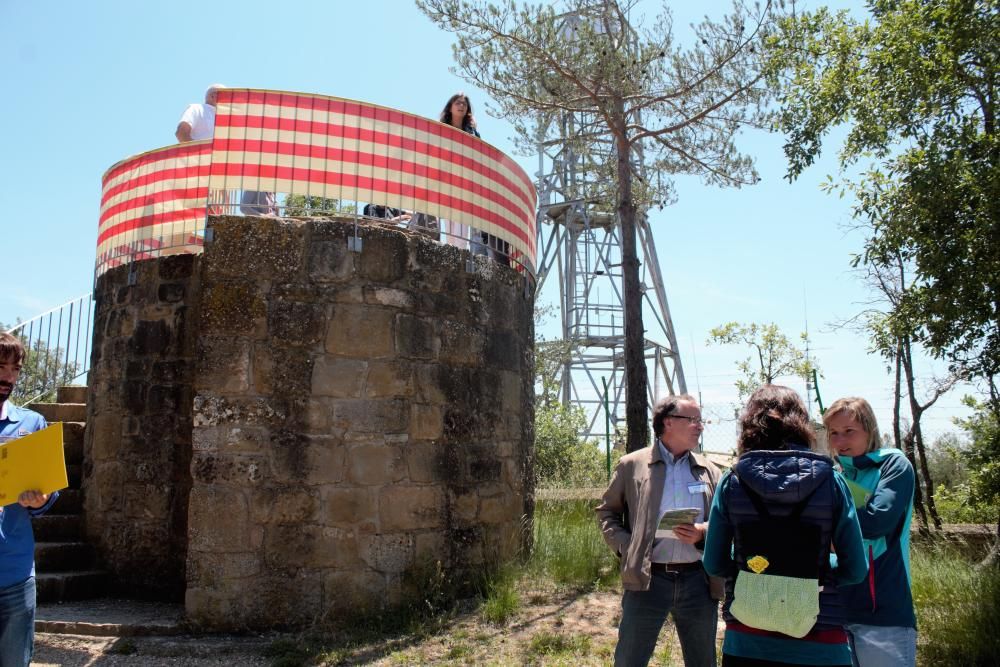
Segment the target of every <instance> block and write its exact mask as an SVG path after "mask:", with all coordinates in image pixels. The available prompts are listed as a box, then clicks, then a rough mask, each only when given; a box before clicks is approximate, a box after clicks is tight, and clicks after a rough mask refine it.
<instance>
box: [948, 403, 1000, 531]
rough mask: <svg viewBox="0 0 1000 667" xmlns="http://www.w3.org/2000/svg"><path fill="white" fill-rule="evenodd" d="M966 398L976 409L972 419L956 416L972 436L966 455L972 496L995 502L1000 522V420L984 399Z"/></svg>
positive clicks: (994, 505)
mask: <svg viewBox="0 0 1000 667" xmlns="http://www.w3.org/2000/svg"><path fill="white" fill-rule="evenodd" d="M964 402H965V404H966V405H968V406H969V407H970V408H972V409H973V410H974V411H975V412H974V413H973V415H972V416H971V417H969V418H968V419H959V420H956V423H957V424H958V426H959V427H961V428H962V430H964V431H965V432H966V433H967V434H968V435H969V439H970V440H971V443H970V445H969V447H968V448H967V449H966V450H965V456H966V459H967V462H968V470H969V478H970V486H971V490H972V500H973V501H974V502H977V503H983V504H987V505H990V506H992V507H993V508H994V516H993V517H992V519H994V520H996V521H997V522H998V523H1000V420H998V419H997V417H996V414H994V412H993V410H992V409H990V408H989V406H987V405H986V404H985V403H984V402H982V401H977V400H975V399H974V398H971V397H968V396H967V397H966V398H965V399H964Z"/></svg>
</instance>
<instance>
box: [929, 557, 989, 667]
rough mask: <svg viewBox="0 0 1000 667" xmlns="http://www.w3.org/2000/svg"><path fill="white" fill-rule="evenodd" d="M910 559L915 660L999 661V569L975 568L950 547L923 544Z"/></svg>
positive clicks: (972, 663) (948, 662) (936, 662)
mask: <svg viewBox="0 0 1000 667" xmlns="http://www.w3.org/2000/svg"><path fill="white" fill-rule="evenodd" d="M911 558H912V562H911V566H912V573H913V599H914V604H915V606H916V609H917V630H918V639H917V641H918V648H917V662H918V664H920V665H922V666H924V665H926V666H928V667H929V666H931V665H967V666H971V667H974V666H977V665H983V666H986V665H989V666H991V667H992V666H994V665H996V664H998V661H1000V572H997V570H996V568H992V567H991V568H986V569H977V568H976V567H975V565H974V564H973V563H971V562H969V561H968V559H967V557H965V556H963V555H962V554H961V553H960V552H958V551H957V550H956V549H955V548H954V547H947V546H940V545H921V546H920V547H919V548H914V550H913V552H912V555H911Z"/></svg>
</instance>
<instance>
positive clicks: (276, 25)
mask: <svg viewBox="0 0 1000 667" xmlns="http://www.w3.org/2000/svg"><path fill="white" fill-rule="evenodd" d="M831 4H832V5H833V6H836V7H839V6H848V7H852V8H854V9H857V7H858V5H859V4H860V3H856V2H850V3H845V2H843V1H842V2H839V3H831ZM645 5H646V6H648V9H645V8H644V11H647V12H648V14H649V18H652V14H653V13H654V12H655V8H656V6H657V5H656V3H645ZM672 5H673V6H674V16H675V26H677V30H676V32H677V34H678V36H679V38H680V39H683V34H684V32H686V26H687V25H688V24H689V23H690V22H691V21H692V20H696V19H697V18H699V17H700V15H701V14H703V13H707V14H709V15H712V16H718V15H719V12H720V11H722V10H723V9H724V8H725V7H726V6H727V3H723V2H718V1H716V0H713V1H712V2H708V3H672ZM689 5H691V6H693V5H697V10H695V9H693V8H692V7H691V6H689ZM633 20H634V21H635V20H636V19H635V18H633ZM450 44H451V42H450V35H448V34H446V33H443V32H441V31H439V30H438V29H437V28H436V27H434V26H433V25H432V24H431V23H430V21H429V20H427V19H426V18H425V17H424V16H423V15H422V14H421V13H420V12H419V11H418V10H417V9H416V8H415V6H414V5H413V4H412V3H410V2H404V1H402V0H399V1H396V0H369V1H368V2H366V3H346V2H315V1H314V2H303V1H301V0H286V1H285V2H281V3H267V2H261V1H258V0H242V1H240V2H229V1H225V2H221V1H220V2H205V3H201V4H199V5H197V6H194V5H192V6H184V5H178V4H176V3H166V2H160V1H156V0H153V1H149V2H134V1H128V2H126V1H111V0H94V1H92V2H80V3H74V2H52V1H51V0H36V1H34V2H19V1H15V0H0V63H2V70H0V71H2V74H0V81H2V83H3V90H4V96H5V103H4V104H3V105H2V107H0V123H2V127H4V130H5V131H4V132H3V133H2V135H0V156H2V159H0V201H4V202H6V211H7V215H6V222H5V223H4V230H5V235H6V236H7V238H8V248H9V249H8V252H7V253H6V257H5V259H6V263H7V264H6V266H5V267H4V268H5V274H6V275H7V280H6V281H5V288H4V289H3V290H2V291H0V321H2V322H12V321H13V320H15V319H16V318H17V317H21V318H24V319H27V318H29V317H32V316H34V315H37V314H39V313H41V312H43V311H44V310H47V309H48V308H51V307H54V306H57V305H59V304H61V303H63V302H65V301H68V300H69V299H71V298H73V297H75V296H78V295H80V294H84V293H87V292H88V291H90V288H91V284H92V276H93V263H94V247H95V243H96V230H97V218H98V207H99V199H100V178H101V174H102V173H103V172H104V170H105V169H107V168H108V167H109V166H111V165H112V164H114V163H115V162H117V161H118V160H120V159H122V158H124V157H126V156H129V155H132V154H135V153H139V152H143V151H146V150H149V149H151V148H156V147H159V146H164V145H168V144H171V143H173V142H174V139H173V132H174V128H175V127H176V124H177V120H178V118H179V116H180V114H181V112H182V111H183V110H184V107H185V106H186V105H187V104H188V103H190V102H196V101H201V98H202V96H203V93H204V89H205V87H206V86H207V85H208V84H210V83H213V82H221V83H224V84H227V85H229V86H246V87H255V88H270V89H276V90H292V91H305V92H314V93H321V94H328V95H336V96H340V97H347V98H354V99H361V100H366V101H370V102H374V103H377V104H382V105H386V106H390V107H396V108H399V109H403V110H406V111H410V112H413V113H418V114H422V115H426V116H430V117H436V116H437V114H438V113H439V112H440V109H441V107H442V106H443V104H444V102H445V100H446V99H447V98H448V96H449V95H451V94H452V93H454V92H456V91H458V90H466V91H467V92H468V93H469V95H470V97H471V98H472V101H473V105H474V106H475V107H476V109H475V110H476V112H477V116H478V119H479V128H480V131H481V132H482V135H483V137H484V139H486V140H487V141H489V142H490V143H493V144H495V145H496V146H498V147H499V148H501V149H502V150H504V151H505V152H507V153H508V154H512V155H513V149H512V144H511V142H510V141H509V139H510V137H511V135H512V130H511V127H510V125H509V124H508V123H507V122H506V121H503V120H498V119H496V118H492V117H490V116H488V115H486V114H485V113H484V105H483V101H484V99H483V94H482V93H481V92H479V91H476V90H475V89H474V88H472V87H471V86H469V85H467V84H466V83H464V82H463V81H462V80H461V79H460V78H458V77H457V76H455V75H454V74H451V73H450V72H449V71H448V70H449V67H450V66H451V65H452V64H453V63H452V58H451V46H450ZM739 143H740V146H741V148H742V149H743V150H745V151H746V152H748V153H750V154H752V155H754V156H755V157H756V160H757V168H758V170H759V171H760V174H761V177H762V182H761V183H760V184H758V185H757V186H754V187H752V188H744V189H741V190H720V189H717V188H711V187H706V186H704V185H702V184H701V183H700V182H699V181H698V180H697V179H694V178H683V179H680V180H679V181H678V188H677V190H678V194H679V202H678V203H677V204H676V205H674V206H672V207H669V208H668V209H666V210H664V211H662V212H655V213H653V214H651V222H652V225H653V227H654V230H655V234H656V243H657V249H658V253H659V257H660V262H661V265H662V267H661V268H662V272H663V275H664V278H665V281H666V287H667V296H668V299H669V301H670V308H671V311H672V316H673V321H674V325H675V327H676V330H677V336H678V340H679V345H680V348H681V353H682V355H683V356H684V363H685V367H686V371H687V378H688V385H689V388H690V389H692V390H697V389H698V388H699V387H700V389H701V392H702V395H703V397H704V401H705V403H706V404H710V405H719V406H723V405H725V404H727V403H730V402H732V401H735V399H736V392H735V389H734V388H733V380H734V379H735V362H736V361H737V360H738V359H741V358H742V357H743V356H745V351H744V350H740V349H736V348H728V347H716V346H706V345H705V340H706V338H707V337H708V330H709V329H711V328H712V327H713V326H716V325H718V324H721V323H723V322H727V321H731V320H736V321H741V322H750V321H757V322H772V321H773V322H775V323H777V324H778V325H779V326H780V327H781V328H782V329H783V330H784V331H785V332H787V333H789V334H797V333H798V332H799V331H801V330H802V329H803V327H804V322H805V315H806V307H808V318H809V327H810V333H811V334H812V338H813V349H814V352H815V356H816V358H817V359H818V362H819V364H820V367H821V368H822V369H823V373H824V376H825V377H824V379H822V380H821V383H820V387H821V390H822V393H823V397H824V399H825V400H826V402H827V403H829V401H830V400H832V399H834V398H836V397H838V396H841V395H845V394H858V395H863V396H866V397H868V398H869V399H870V400H871V401H872V403H873V404H874V405H875V407H876V410H877V412H878V415H879V418H880V421H881V422H882V428H883V430H887V429H888V427H889V422H888V418H889V414H890V412H889V411H890V408H891V404H890V400H891V378H890V376H889V375H888V374H887V373H886V371H885V368H884V365H883V363H882V362H881V361H880V360H879V359H878V358H876V357H873V356H871V355H869V354H868V353H867V343H866V340H865V338H864V337H863V335H860V334H855V333H852V332H848V331H843V330H841V331H831V329H830V326H829V325H830V324H831V323H832V322H835V321H837V320H841V319H844V318H847V317H849V316H851V315H853V314H855V313H857V312H858V311H859V310H860V309H861V308H862V307H863V303H864V302H865V301H867V300H868V298H869V295H868V293H867V292H866V290H865V288H864V286H863V285H862V284H861V283H860V282H859V281H858V280H857V279H856V278H855V277H854V276H853V275H852V273H851V271H850V267H849V260H850V255H851V253H852V252H857V251H858V250H859V248H860V244H861V239H860V237H859V236H858V235H857V234H855V233H851V232H849V231H846V229H847V225H848V224H849V222H850V208H849V202H848V201H846V200H840V199H837V198H836V197H831V196H828V195H825V194H823V193H822V192H820V190H819V187H818V185H819V183H820V181H821V180H823V178H824V177H825V176H826V174H828V173H834V171H835V163H834V162H833V161H832V159H831V156H829V155H828V156H826V157H825V158H824V160H822V161H821V162H820V164H818V165H816V166H815V167H813V168H812V169H811V170H810V171H809V172H807V173H806V174H805V176H804V177H802V178H800V179H799V180H798V181H797V182H796V183H794V184H791V185H790V184H788V183H786V182H785V181H784V180H783V178H782V176H783V174H784V171H785V163H784V158H783V155H782V153H781V143H782V139H781V137H778V136H770V135H767V134H764V133H753V134H750V135H747V136H744V137H743V138H742V139H741V141H740V142H739ZM832 147H833V145H832V144H831V148H832ZM828 152H829V153H831V154H832V152H833V151H832V150H831V151H828ZM518 160H519V162H520V163H521V164H522V166H523V167H524V168H525V170H526V171H528V173H529V174H530V173H533V172H534V170H535V168H536V164H537V162H536V160H535V159H534V158H531V157H527V158H525V157H522V158H518ZM542 296H543V298H551V296H550V294H543V295H542ZM806 304H808V306H807V305H806ZM696 366H697V370H698V373H697V375H696V374H695V367H696ZM930 369H931V366H930V365H923V366H922V368H921V369H920V371H921V372H922V373H923V374H924V375H927V374H928V373H929V371H930ZM790 384H792V385H793V386H795V384H794V382H793V383H790ZM799 384H801V383H799ZM797 388H800V389H802V388H801V387H797ZM802 390H803V391H804V389H802ZM960 397H961V394H960V393H959V392H954V393H952V394H951V395H950V396H947V397H945V398H944V399H942V401H941V404H940V405H941V408H940V409H936V410H934V411H932V412H931V413H929V414H928V415H926V416H925V420H926V422H925V423H926V425H927V428H928V430H929V431H930V432H931V433H939V432H942V431H946V430H951V426H950V423H949V419H950V417H951V416H952V415H954V414H964V412H963V411H962V409H961V407H960Z"/></svg>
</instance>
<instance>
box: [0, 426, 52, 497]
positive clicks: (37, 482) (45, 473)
mask: <svg viewBox="0 0 1000 667" xmlns="http://www.w3.org/2000/svg"><path fill="white" fill-rule="evenodd" d="M62 427H63V425H62V423H61V422H57V423H55V424H52V425H51V426H49V427H48V428H44V429H42V430H41V431H35V432H34V433H31V434H28V435H26V436H23V437H21V438H18V439H17V440H10V441H8V442H5V443H3V444H0V506H3V505H11V504H13V503H16V502H17V497H18V496H20V495H21V494H22V493H23V492H25V491H32V490H37V491H41V492H42V493H52V492H53V491H58V490H59V489H65V488H66V487H67V486H69V480H68V479H67V477H66V457H65V456H64V455H63V428H62Z"/></svg>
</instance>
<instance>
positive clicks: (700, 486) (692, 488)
mask: <svg viewBox="0 0 1000 667" xmlns="http://www.w3.org/2000/svg"><path fill="white" fill-rule="evenodd" d="M688 493H692V494H694V493H708V484H706V483H705V482H693V483H691V484H688Z"/></svg>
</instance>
